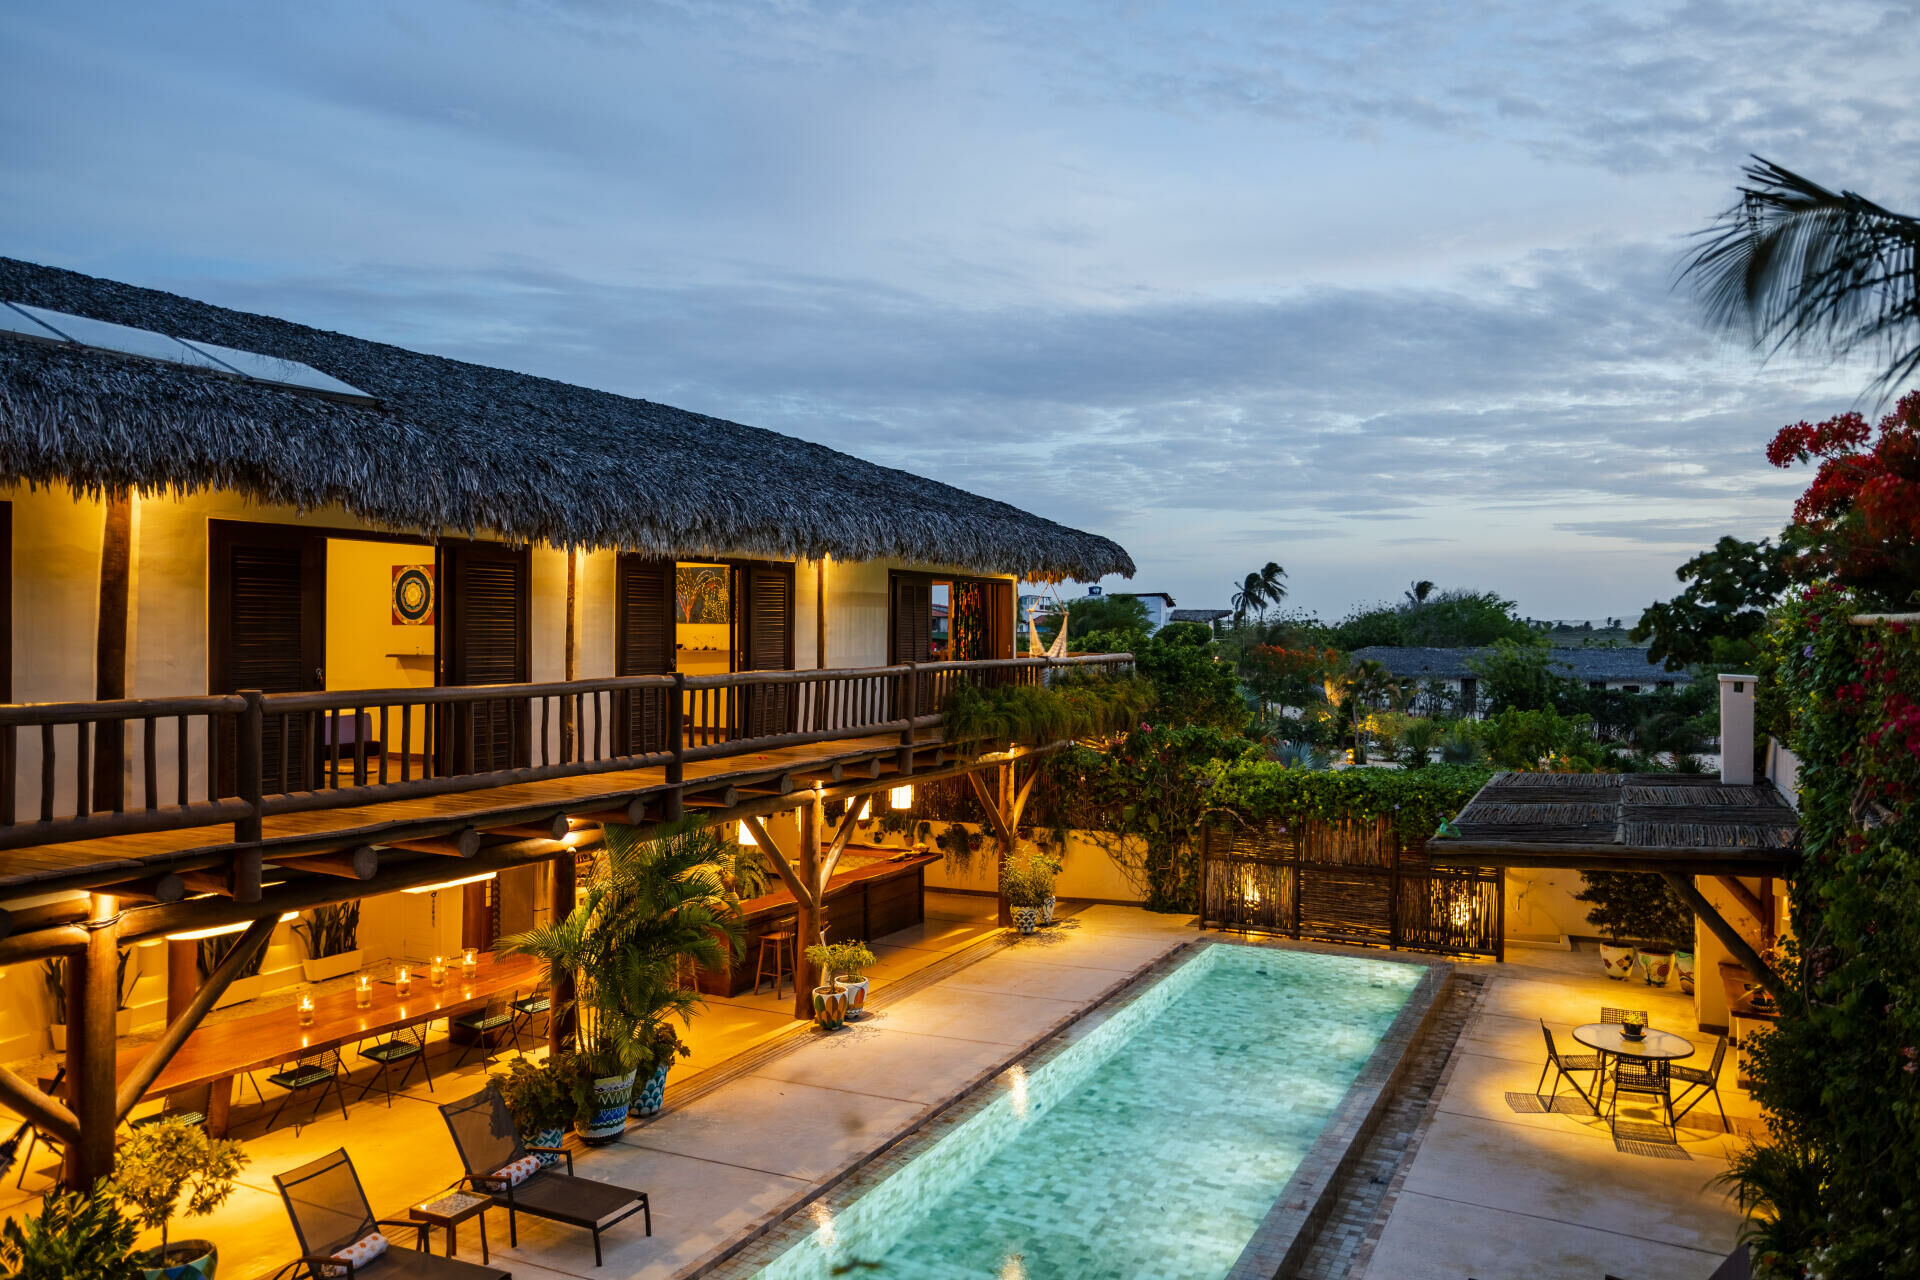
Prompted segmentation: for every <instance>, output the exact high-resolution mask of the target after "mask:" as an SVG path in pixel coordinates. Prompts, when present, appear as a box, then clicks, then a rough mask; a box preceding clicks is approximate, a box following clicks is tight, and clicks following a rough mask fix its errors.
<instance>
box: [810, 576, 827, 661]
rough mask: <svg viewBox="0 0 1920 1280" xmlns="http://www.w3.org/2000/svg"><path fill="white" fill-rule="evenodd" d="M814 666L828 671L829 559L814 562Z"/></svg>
mask: <svg viewBox="0 0 1920 1280" xmlns="http://www.w3.org/2000/svg"><path fill="white" fill-rule="evenodd" d="M813 665H814V667H815V668H816V669H817V670H820V671H825V670H826V669H827V558H826V557H825V556H821V557H820V558H819V559H818V560H815V561H814V562H813Z"/></svg>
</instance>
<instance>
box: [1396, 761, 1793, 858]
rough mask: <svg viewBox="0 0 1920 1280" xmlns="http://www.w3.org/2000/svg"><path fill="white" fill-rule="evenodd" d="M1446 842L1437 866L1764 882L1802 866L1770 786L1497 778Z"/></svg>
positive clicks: (1617, 776)
mask: <svg viewBox="0 0 1920 1280" xmlns="http://www.w3.org/2000/svg"><path fill="white" fill-rule="evenodd" d="M1444 830H1445V834H1443V835H1438V836H1435V837H1434V838H1433V839H1431V840H1429V841H1428V842H1427V852H1428V854H1429V856H1431V857H1432V858H1433V860H1434V861H1435V862H1443V863H1455V864H1469V865H1473V866H1482V867H1489V866H1505V867H1566V868H1573V869H1579V870H1586V871H1671V872H1675V873H1677V874H1682V875H1769V874H1780V873H1784V872H1789V871H1791V869H1792V868H1793V867H1794V866H1795V865H1796V864H1797V863H1798V862H1799V859H1800V848H1799V846H1800V823H1799V816H1798V815H1797V814H1795V813H1794V811H1793V809H1792V808H1790V807H1789V806H1788V805H1787V803H1786V801H1785V800H1783V799H1782V798H1781V796H1780V793H1779V792H1778V791H1776V790H1775V789H1774V788H1773V786H1772V784H1770V783H1766V782H1762V783H1758V784H1755V785H1751V786H1739V785H1733V784H1729V783H1725V782H1721V781H1720V780H1719V779H1718V778H1713V777H1698V776H1694V775H1689V774H1670V773H1497V774H1495V775H1494V776H1493V777H1492V778H1491V779H1489V780H1488V782H1487V784H1486V785H1485V786H1484V787H1482V788H1480V790H1479V792H1478V793H1477V794H1476V795H1475V796H1474V797H1473V799H1472V800H1469V801H1468V802H1467V805H1466V807H1465V808H1464V809H1462V810H1461V811H1460V815H1459V817H1457V818H1455V819H1454V820H1453V822H1452V823H1451V824H1450V826H1449V827H1448V828H1445V829H1444Z"/></svg>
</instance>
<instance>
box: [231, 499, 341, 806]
mask: <svg viewBox="0 0 1920 1280" xmlns="http://www.w3.org/2000/svg"><path fill="white" fill-rule="evenodd" d="M209 549H210V556H209V566H208V568H209V573H208V583H207V588H208V590H207V604H208V610H207V612H208V617H207V623H208V626H207V640H208V644H207V650H208V655H207V656H208V670H207V689H208V692H210V693H238V692H239V691H240V690H242V689H258V690H260V691H261V692H262V693H296V692H300V691H302V690H308V689H322V688H325V687H326V670H325V666H326V581H327V560H326V556H327V543H326V539H325V538H324V537H322V536H320V535H317V534H312V533H309V532H307V531H306V530H303V529H290V528H286V527H283V526H278V525H264V524H261V525H255V524H244V523H240V522H234V521H214V522H213V523H212V524H211V525H210V526H209ZM316 724H317V719H311V720H310V718H308V717H293V718H292V719H289V720H287V721H285V722H284V723H283V722H282V721H281V720H280V719H279V718H278V717H268V720H267V723H266V725H265V726H264V732H263V734H262V759H261V780H262V783H263V784H264V786H265V788H266V790H267V791H269V792H277V791H283V790H287V791H302V790H307V789H309V788H313V787H318V786H321V785H324V780H323V779H321V778H319V777H318V776H317V774H316V772H315V769H314V766H315V765H317V763H318V760H317V758H316V755H315V749H316V746H317V743H316V742H315V734H316V728H315V726H316ZM218 736H219V742H218V759H219V771H220V779H219V780H220V789H221V793H222V794H224V795H233V794H235V793H236V792H237V790H238V784H237V775H236V772H235V761H234V755H233V752H234V746H235V743H234V741H233V735H232V732H231V726H226V725H223V726H222V730H221V732H220V734H219V735H218Z"/></svg>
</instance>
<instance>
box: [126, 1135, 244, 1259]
mask: <svg viewBox="0 0 1920 1280" xmlns="http://www.w3.org/2000/svg"><path fill="white" fill-rule="evenodd" d="M249 1159H250V1157H249V1156H248V1155H247V1153H246V1152H244V1151H242V1150H241V1149H240V1144H239V1143H237V1142H228V1141H225V1140H223V1139H219V1138H210V1137H208V1136H207V1134H206V1131H205V1130H203V1129H201V1128H200V1127H199V1126H198V1125H190V1124H180V1123H177V1122H173V1121H165V1122H162V1123H160V1124H150V1125H146V1126H143V1127H142V1128H139V1129H136V1130H134V1131H133V1133H132V1135H131V1136H130V1137H128V1138H127V1140H126V1141H124V1142H122V1143H121V1144H120V1150H119V1152H118V1153H117V1154H116V1155H115V1157H114V1163H113V1180H112V1184H111V1186H112V1190H113V1194H114V1197H115V1198H116V1199H118V1200H119V1201H120V1202H121V1203H122V1204H124V1205H125V1206H126V1207H127V1208H128V1210H130V1211H131V1213H132V1214H133V1217H134V1219H135V1220H136V1221H137V1222H139V1223H140V1225H141V1226H143V1227H146V1228H148V1229H149V1230H155V1229H157V1230H158V1231H159V1232H160V1247H159V1248H158V1249H154V1250H151V1251H149V1252H148V1254H147V1256H146V1259H145V1262H146V1263H147V1264H149V1265H146V1266H145V1272H146V1277H147V1280H200V1278H201V1277H206V1278H207V1280H211V1277H212V1276H213V1273H214V1268H215V1267H216V1266H217V1265H218V1263H219V1261H220V1253H219V1250H218V1249H216V1248H215V1247H214V1244H213V1242H212V1241H211V1240H179V1241H173V1242H171V1243H169V1241H168V1239H167V1226H168V1223H169V1222H171V1221H172V1219H173V1215H174V1214H175V1213H176V1212H178V1210H179V1204H180V1197H181V1196H182V1195H185V1196H186V1197H187V1204H186V1213H187V1216H188V1217H194V1218H197V1217H201V1216H203V1215H205V1214H209V1213H212V1212H213V1211H214V1210H215V1209H218V1208H219V1207H220V1206H221V1205H222V1204H224V1203H226V1199H227V1197H228V1196H229V1195H231V1194H232V1193H233V1180H234V1178H235V1176H237V1175H238V1174H239V1172H240V1170H242V1169H244V1168H245V1167H246V1166H247V1163H248V1161H249Z"/></svg>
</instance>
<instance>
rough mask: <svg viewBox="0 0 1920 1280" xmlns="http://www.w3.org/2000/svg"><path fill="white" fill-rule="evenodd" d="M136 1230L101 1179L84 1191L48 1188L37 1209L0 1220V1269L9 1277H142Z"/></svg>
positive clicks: (39, 1279)
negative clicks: (34, 1212)
mask: <svg viewBox="0 0 1920 1280" xmlns="http://www.w3.org/2000/svg"><path fill="white" fill-rule="evenodd" d="M136 1234H137V1228H135V1226H134V1224H133V1220H132V1219H130V1218H128V1217H127V1216H126V1214H124V1213H122V1212H121V1210H120V1205H119V1203H118V1202H117V1201H115V1200H114V1198H113V1193H112V1191H111V1190H109V1189H108V1187H107V1186H106V1184H105V1183H102V1184H100V1185H99V1186H96V1187H95V1188H94V1189H93V1190H92V1191H91V1192H89V1193H88V1194H86V1195H81V1194H79V1193H78V1192H70V1191H49V1192H47V1193H46V1195H44V1196H43V1197H41V1200H40V1212H39V1214H37V1215H36V1216H33V1217H29V1218H25V1219H21V1218H8V1219H7V1220H6V1222H5V1223H4V1224H0V1273H3V1274H5V1275H8V1276H11V1277H14V1280H143V1278H144V1276H145V1275H146V1272H145V1269H144V1268H143V1267H142V1266H141V1264H140V1262H139V1260H138V1259H136V1258H135V1257H134V1254H133V1241H134V1237H135V1235H136Z"/></svg>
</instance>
